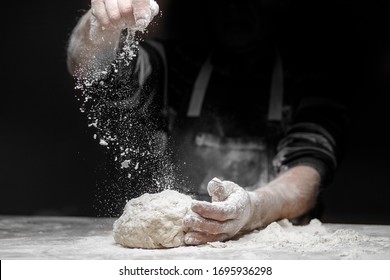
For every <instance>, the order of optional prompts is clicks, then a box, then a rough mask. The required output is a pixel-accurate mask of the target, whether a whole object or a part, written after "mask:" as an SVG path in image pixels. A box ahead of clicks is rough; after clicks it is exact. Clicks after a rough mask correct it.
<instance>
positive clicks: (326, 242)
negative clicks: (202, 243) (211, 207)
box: [207, 219, 390, 258]
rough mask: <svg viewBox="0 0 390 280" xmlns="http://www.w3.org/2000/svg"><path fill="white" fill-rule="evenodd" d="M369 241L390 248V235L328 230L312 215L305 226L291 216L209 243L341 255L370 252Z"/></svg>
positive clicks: (228, 246)
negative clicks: (312, 217) (234, 237)
mask: <svg viewBox="0 0 390 280" xmlns="http://www.w3.org/2000/svg"><path fill="white" fill-rule="evenodd" d="M367 245H370V246H373V247H374V246H378V247H382V248H383V247H386V246H387V247H389V248H390V238H383V237H378V238H376V237H370V236H366V235H364V234H360V233H358V232H356V231H354V230H352V229H338V230H335V231H329V230H328V229H327V228H326V227H325V226H324V225H323V224H322V223H321V222H320V221H319V220H318V219H313V220H311V222H310V223H309V224H308V225H305V226H294V225H293V224H292V223H290V222H289V221H288V220H281V221H279V222H273V223H271V224H270V225H268V226H267V227H266V228H264V229H262V230H256V231H254V232H252V233H249V234H247V235H244V236H242V237H241V238H240V239H238V240H230V241H227V242H211V243H209V244H208V245H207V246H210V247H212V248H224V249H228V248H237V249H238V248H240V249H244V248H253V247H257V248H263V249H264V251H273V252H275V251H286V250H287V251H288V252H290V253H300V255H301V256H303V257H304V256H305V253H311V254H312V253H316V252H317V253H318V254H323V253H326V252H338V257H343V258H357V257H359V255H361V254H367V253H370V252H368V251H367V250H366V251H365V252H364V247H365V246H367ZM357 248H361V249H360V250H359V249H357ZM359 251H360V252H359ZM371 253H375V252H371Z"/></svg>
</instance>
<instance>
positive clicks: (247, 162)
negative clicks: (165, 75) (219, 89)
mask: <svg viewBox="0 0 390 280" xmlns="http://www.w3.org/2000/svg"><path fill="white" fill-rule="evenodd" d="M273 68H274V69H273V73H272V79H271V86H270V91H271V92H270V98H269V106H268V115H267V124H268V127H267V132H266V133H265V135H266V136H264V137H246V138H242V137H234V138H231V137H224V136H221V135H220V134H219V133H218V131H217V129H216V127H217V126H218V125H213V121H214V120H213V119H212V118H209V117H208V116H202V114H201V112H202V106H203V100H204V98H205V94H206V90H207V86H208V83H209V80H210V77H211V74H212V65H211V63H210V60H207V61H206V62H205V63H204V64H203V66H202V68H201V70H200V72H199V74H198V77H197V79H196V81H195V84H194V87H193V90H192V95H191V99H190V102H189V106H188V110H187V116H186V118H185V120H184V121H180V123H177V124H175V126H174V127H173V130H172V135H171V136H172V141H173V142H172V143H173V146H172V147H171V151H172V155H173V157H174V162H175V165H176V166H178V174H176V176H177V177H180V179H181V182H183V187H185V188H186V189H185V192H187V193H188V194H190V195H191V196H193V197H195V198H197V199H199V200H206V201H210V199H211V198H210V196H209V194H208V191H207V185H208V182H209V181H210V180H211V179H213V178H214V177H217V178H219V179H221V180H229V181H233V182H235V183H236V184H238V185H239V186H241V187H243V188H245V189H246V190H248V191H252V190H254V189H256V188H258V187H261V186H263V185H265V184H267V183H268V182H269V181H270V180H272V178H273V177H274V176H275V174H274V168H273V165H272V158H273V155H274V148H275V147H274V142H275V141H273V137H274V136H275V131H276V129H275V127H277V126H278V125H279V124H280V121H281V119H282V98H283V70H282V64H281V59H280V56H278V55H277V56H276V59H275V62H274V66H273ZM259 94H261V93H260V92H259ZM214 124H215V123H214Z"/></svg>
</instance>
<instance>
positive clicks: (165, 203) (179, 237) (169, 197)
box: [113, 190, 192, 249]
mask: <svg viewBox="0 0 390 280" xmlns="http://www.w3.org/2000/svg"><path fill="white" fill-rule="evenodd" d="M191 202H192V198H191V197H190V196H188V195H185V194H182V193H179V192H177V191H174V190H164V191H162V192H160V193H155V194H149V193H146V194H143V195H141V196H140V197H137V198H134V199H131V200H129V201H128V202H127V204H126V206H125V209H124V211H123V214H122V215H121V216H120V217H119V218H118V219H117V220H116V221H115V222H114V225H113V236H114V240H115V242H116V243H118V244H120V245H122V246H125V247H130V248H149V249H155V248H171V247H179V246H183V245H185V243H184V235H185V232H186V228H185V227H184V226H183V223H182V220H183V218H184V216H185V215H187V214H188V213H189V212H191V209H190V208H191Z"/></svg>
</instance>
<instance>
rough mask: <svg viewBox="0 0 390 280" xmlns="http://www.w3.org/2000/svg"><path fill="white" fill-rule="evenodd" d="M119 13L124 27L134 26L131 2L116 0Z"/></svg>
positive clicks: (128, 0)
mask: <svg viewBox="0 0 390 280" xmlns="http://www.w3.org/2000/svg"><path fill="white" fill-rule="evenodd" d="M118 7H119V12H120V14H121V17H122V21H123V22H124V23H125V24H126V26H134V25H135V19H134V10H133V5H132V1H131V0H118Z"/></svg>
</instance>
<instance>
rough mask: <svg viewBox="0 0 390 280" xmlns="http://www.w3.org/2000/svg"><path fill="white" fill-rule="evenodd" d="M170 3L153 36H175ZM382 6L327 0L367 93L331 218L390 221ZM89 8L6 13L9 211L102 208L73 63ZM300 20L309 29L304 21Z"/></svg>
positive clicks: (335, 186) (389, 75) (2, 191)
mask: <svg viewBox="0 0 390 280" xmlns="http://www.w3.org/2000/svg"><path fill="white" fill-rule="evenodd" d="M167 2H173V0H171V1H167V0H165V1H160V6H161V10H162V12H163V13H162V15H163V16H162V17H161V18H158V20H157V24H154V27H153V28H152V30H151V33H149V34H148V35H146V36H154V35H156V36H161V37H165V36H169V27H167V26H169V25H167V26H166V23H167V22H169V20H168V19H169V10H168V8H167V7H168V6H167V4H166V3H167ZM285 2H286V3H290V2H300V3H301V5H303V6H301V7H304V5H305V1H285ZM306 2H307V1H306ZM319 3H322V2H321V1H319ZM383 3H384V2H383ZM383 3H382V2H380V1H346V0H343V1H327V7H329V10H327V11H326V12H325V11H324V15H323V19H325V21H326V20H329V23H330V26H332V28H336V29H337V28H338V27H337V26H339V27H340V29H339V30H342V32H341V31H340V32H339V33H338V36H343V37H342V38H343V40H341V41H336V42H334V43H332V44H336V46H337V44H340V47H341V48H344V49H347V48H350V47H352V49H351V52H354V53H355V54H357V56H356V60H358V61H360V62H361V63H358V64H359V65H361V66H362V67H361V68H360V69H359V72H360V73H361V74H362V75H361V77H359V81H357V82H358V83H359V89H360V90H359V98H362V97H361V94H362V93H365V94H364V96H363V103H362V104H363V105H364V106H361V107H359V109H358V113H357V114H356V115H355V116H354V118H353V120H352V131H351V136H350V139H349V141H348V150H347V154H346V157H345V159H344V161H343V162H342V163H341V165H340V168H339V170H338V173H337V174H336V177H335V180H334V182H333V183H332V185H331V186H329V188H327V189H326V190H324V191H323V193H322V200H323V202H324V205H325V208H324V214H323V217H322V221H324V222H340V223H367V224H390V203H389V200H390V183H389V179H388V176H389V175H390V173H389V170H390V169H389V167H390V165H389V159H388V158H389V156H390V148H389V144H390V136H389V133H388V130H389V128H390V126H389V124H388V121H389V120H390V118H389V116H388V114H389V112H390V110H389V106H388V104H389V103H388V101H387V99H386V95H388V94H389V80H390V51H389V41H388V37H386V36H387V35H386V34H387V33H388V28H389V27H390V25H389V24H388V22H387V18H386V17H388V15H389V9H388V8H387V6H386V5H384V4H383ZM11 5H14V4H11ZM188 5H190V3H188ZM197 5H200V4H197ZM204 5H207V4H204ZM88 7H89V2H88V1H86V0H83V1H76V0H68V1H45V0H42V1H39V3H38V2H36V3H33V2H31V1H27V2H26V3H23V4H21V3H18V5H17V7H10V8H7V10H5V9H4V11H3V13H4V14H5V15H4V16H5V17H4V19H3V21H4V22H3V23H2V43H1V44H2V50H3V51H2V53H3V58H2V61H3V63H2V66H3V67H2V68H3V69H2V70H3V71H2V74H1V76H2V90H1V92H2V93H1V101H0V214H14V215H76V216H95V215H98V211H97V210H96V209H94V207H93V205H94V201H95V195H96V186H97V183H98V182H99V180H101V177H102V174H99V172H101V170H102V169H101V168H100V166H101V165H102V161H104V158H105V157H104V151H103V148H102V147H101V146H99V144H98V143H97V142H96V140H94V139H93V137H92V136H93V134H94V132H93V131H92V130H91V129H89V128H88V126H87V120H86V118H85V115H83V114H82V113H81V112H80V111H79V104H78V102H77V101H76V98H75V94H76V91H75V90H74V81H73V80H72V78H71V77H70V76H69V74H68V72H67V69H66V63H65V59H66V44H67V40H68V36H69V34H70V32H71V30H72V28H73V27H74V25H75V24H76V21H77V19H78V17H79V16H80V15H81V14H82V12H83V9H87V8H88ZM332 11H334V13H335V14H337V15H338V21H336V23H335V21H334V17H333V14H332ZM301 12H302V15H304V14H306V15H307V14H310V11H309V10H306V11H305V10H301ZM329 12H330V14H327V13H329ZM340 15H341V17H340ZM340 18H341V19H342V20H340ZM164 21H165V22H164ZM299 24H300V25H301V26H310V23H309V22H307V23H306V22H305V21H304V20H302V18H301V21H300V23H299ZM324 24H325V25H324V26H326V24H327V23H326V22H325V23H324ZM164 27H165V28H164ZM349 31H350V32H351V34H353V35H351V34H349V33H348V32H349ZM167 34H168V35H167ZM344 35H345V36H344ZM350 37H351V38H352V37H353V38H354V39H353V41H348V40H349V38H350ZM351 40H352V39H351ZM353 46H356V47H357V49H355V50H353ZM362 46H363V47H362ZM356 50H359V51H356ZM328 55H329V54H328ZM354 70H356V69H354ZM352 88H355V87H352ZM350 94H351V98H354V97H355V96H354V92H353V91H352V92H351V93H350Z"/></svg>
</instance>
